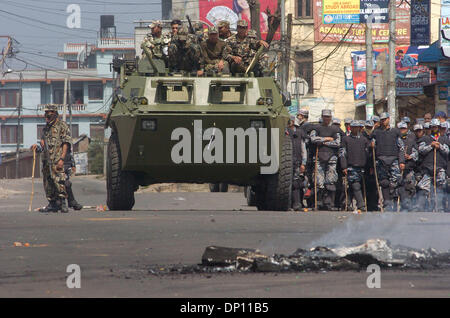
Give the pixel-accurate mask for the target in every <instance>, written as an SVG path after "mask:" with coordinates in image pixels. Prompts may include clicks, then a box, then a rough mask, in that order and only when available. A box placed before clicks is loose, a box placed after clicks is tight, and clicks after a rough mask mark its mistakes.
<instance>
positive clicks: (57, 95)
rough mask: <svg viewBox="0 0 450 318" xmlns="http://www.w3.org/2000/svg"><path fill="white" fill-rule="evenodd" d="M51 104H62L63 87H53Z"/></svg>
mask: <svg viewBox="0 0 450 318" xmlns="http://www.w3.org/2000/svg"><path fill="white" fill-rule="evenodd" d="M53 104H60V105H62V104H64V89H59V88H55V89H54V90H53Z"/></svg>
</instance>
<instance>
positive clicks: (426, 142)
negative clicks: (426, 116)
mask: <svg viewBox="0 0 450 318" xmlns="http://www.w3.org/2000/svg"><path fill="white" fill-rule="evenodd" d="M439 125H440V123H439V120H438V119H433V120H432V121H431V123H430V126H431V134H430V135H425V136H423V137H422V138H421V139H420V140H419V141H418V144H419V154H420V155H421V158H422V160H421V161H420V162H421V165H420V170H421V174H422V179H421V180H420V181H419V183H418V184H417V189H418V191H417V206H418V208H419V209H421V211H424V210H425V204H426V198H427V197H434V194H433V195H432V196H431V191H432V187H433V186H434V184H436V188H437V189H436V192H437V195H438V197H437V198H435V202H436V204H437V206H435V210H436V211H439V212H443V211H444V206H443V204H444V202H443V195H444V193H443V190H444V186H445V183H446V178H447V176H446V170H447V162H448V155H449V153H450V148H449V144H450V141H449V140H448V138H447V137H446V136H445V135H444V136H440V135H439ZM435 154H436V158H435V157H434V156H435ZM435 160H436V165H435V164H434V161H435ZM434 175H436V180H434ZM432 184H433V185H432ZM433 205H434V204H431V206H433Z"/></svg>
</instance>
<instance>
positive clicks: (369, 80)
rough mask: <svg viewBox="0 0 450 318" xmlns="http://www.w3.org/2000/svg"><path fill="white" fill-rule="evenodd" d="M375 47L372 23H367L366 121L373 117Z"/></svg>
mask: <svg viewBox="0 0 450 318" xmlns="http://www.w3.org/2000/svg"><path fill="white" fill-rule="evenodd" d="M372 73H373V47H372V21H369V20H368V21H367V22H366V100H367V102H366V119H367V120H369V119H370V118H371V117H372V116H373V105H374V97H373V74H372Z"/></svg>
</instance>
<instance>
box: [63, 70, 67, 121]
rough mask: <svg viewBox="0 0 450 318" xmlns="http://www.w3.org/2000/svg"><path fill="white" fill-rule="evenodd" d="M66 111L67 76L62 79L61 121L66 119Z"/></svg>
mask: <svg viewBox="0 0 450 318" xmlns="http://www.w3.org/2000/svg"><path fill="white" fill-rule="evenodd" d="M66 112H67V77H66V78H65V79H64V97H63V121H66Z"/></svg>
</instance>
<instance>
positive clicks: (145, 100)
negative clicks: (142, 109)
mask: <svg viewBox="0 0 450 318" xmlns="http://www.w3.org/2000/svg"><path fill="white" fill-rule="evenodd" d="M140 101H141V105H148V99H147V98H146V97H141V98H140Z"/></svg>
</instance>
